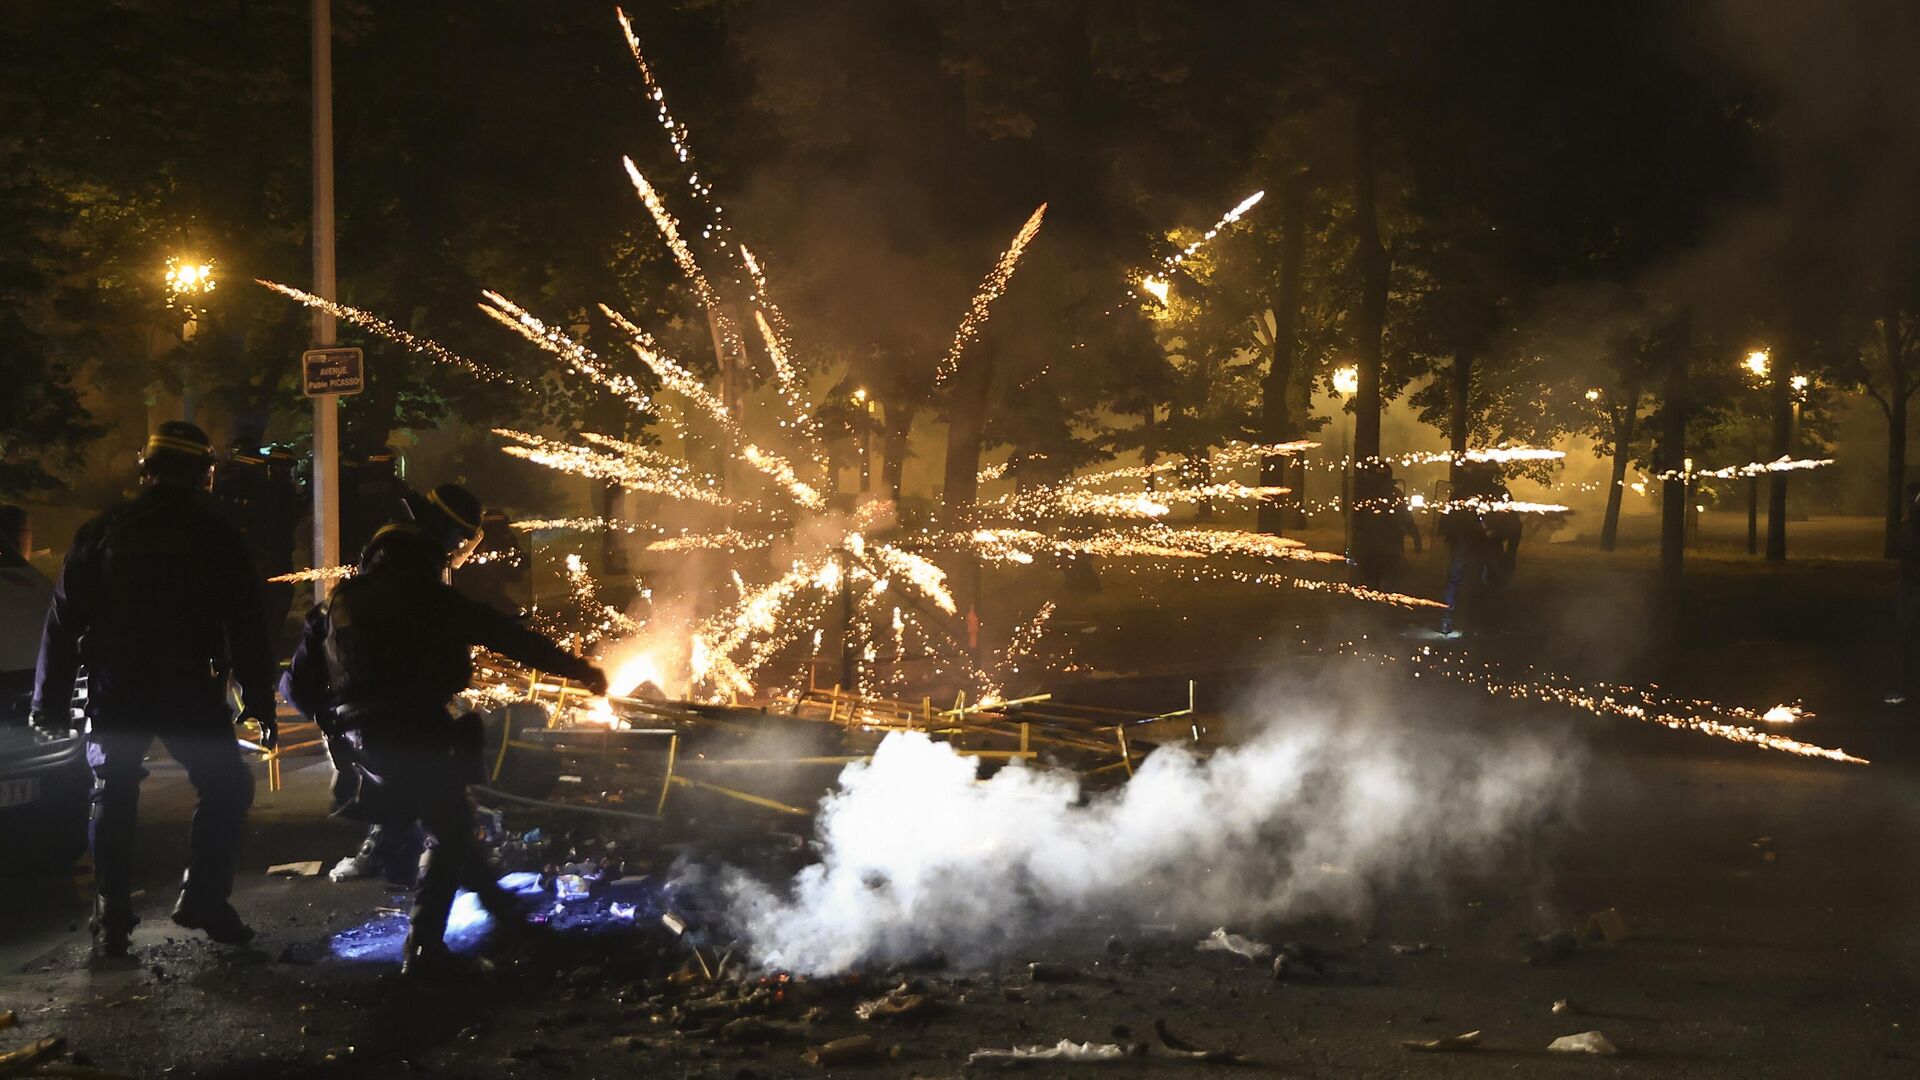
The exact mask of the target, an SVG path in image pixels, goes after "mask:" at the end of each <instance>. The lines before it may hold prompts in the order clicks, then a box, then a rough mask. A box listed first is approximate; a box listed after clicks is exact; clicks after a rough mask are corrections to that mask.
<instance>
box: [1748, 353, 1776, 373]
mask: <svg viewBox="0 0 1920 1080" xmlns="http://www.w3.org/2000/svg"><path fill="white" fill-rule="evenodd" d="M1772 364H1773V357H1772V356H1770V355H1769V354H1768V353H1767V350H1765V349H1755V350H1753V351H1752V352H1750V353H1748V354H1747V374H1749V375H1752V376H1753V377H1754V378H1756V379H1764V378H1766V377H1767V371H1768V369H1769V368H1771V367H1772Z"/></svg>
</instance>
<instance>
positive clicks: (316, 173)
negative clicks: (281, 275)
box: [312, 0, 340, 602]
mask: <svg viewBox="0 0 1920 1080" xmlns="http://www.w3.org/2000/svg"><path fill="white" fill-rule="evenodd" d="M312 11H313V15H312V22H313V27H312V33H313V43H312V44H313V53H312V65H313V72H312V76H313V291H314V293H315V295H318V296H321V297H324V298H326V299H328V300H332V299H335V295H336V289H335V282H334V261H333V7H332V4H331V2H330V0H313V9H312ZM313 344H314V347H315V348H322V349H324V348H330V347H331V346H333V345H334V344H335V341H334V321H333V316H332V315H329V314H327V313H326V312H325V311H322V310H321V309H320V308H317V307H316V308H314V309H313ZM339 563H340V399H339V398H337V397H335V396H333V395H331V394H322V395H320V396H318V397H315V398H314V399H313V565H315V566H317V567H318V566H337V565H339ZM330 588H331V586H330V585H329V584H328V580H327V579H326V578H325V577H322V578H320V579H319V580H318V581H316V582H314V586H313V589H314V599H315V601H316V602H317V601H323V600H325V599H326V598H327V593H328V591H329V590H330Z"/></svg>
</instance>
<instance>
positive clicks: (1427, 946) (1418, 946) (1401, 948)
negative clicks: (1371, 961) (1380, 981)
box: [1387, 941, 1440, 956]
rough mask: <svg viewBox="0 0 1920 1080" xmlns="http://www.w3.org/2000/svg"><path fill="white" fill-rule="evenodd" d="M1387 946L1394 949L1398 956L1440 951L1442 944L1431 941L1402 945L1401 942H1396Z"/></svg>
mask: <svg viewBox="0 0 1920 1080" xmlns="http://www.w3.org/2000/svg"><path fill="white" fill-rule="evenodd" d="M1387 948H1389V949H1391V950H1393V953H1394V955H1396V956H1420V955H1422V954H1424V953H1430V952H1439V951H1440V946H1438V945H1435V944H1434V943H1433V942H1431V941H1420V942H1415V943H1414V944H1412V945H1401V944H1398V943H1395V944H1392V945H1388V946H1387Z"/></svg>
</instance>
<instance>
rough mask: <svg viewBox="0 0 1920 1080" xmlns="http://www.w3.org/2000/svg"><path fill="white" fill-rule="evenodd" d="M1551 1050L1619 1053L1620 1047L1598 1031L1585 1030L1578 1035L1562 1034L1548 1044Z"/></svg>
mask: <svg viewBox="0 0 1920 1080" xmlns="http://www.w3.org/2000/svg"><path fill="white" fill-rule="evenodd" d="M1547 1049H1549V1050H1559V1051H1562V1052H1564V1053H1568V1054H1617V1053H1619V1052H1620V1048H1619V1047H1617V1046H1615V1045H1613V1043H1611V1042H1609V1041H1608V1040H1607V1037H1606V1036H1605V1035H1602V1034H1600V1033H1599V1032H1597V1031H1583V1032H1581V1033H1580V1034H1578V1035H1562V1036H1560V1037H1559V1038H1557V1039H1555V1040H1553V1041H1552V1042H1550V1043H1548V1044H1547Z"/></svg>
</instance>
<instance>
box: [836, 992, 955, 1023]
mask: <svg viewBox="0 0 1920 1080" xmlns="http://www.w3.org/2000/svg"><path fill="white" fill-rule="evenodd" d="M934 1006H935V1003H934V1000H933V997H932V996H931V995H928V994H923V993H915V992H914V991H913V989H912V984H911V983H901V984H900V985H899V986H896V987H894V988H893V989H891V990H889V991H887V992H886V993H885V994H882V995H881V996H879V997H877V998H872V999H870V1000H867V1001H863V1002H861V1003H860V1004H858V1005H855V1006H854V1007H853V1015H855V1016H857V1017H859V1018H860V1019H862V1020H894V1019H898V1018H899V1017H903V1016H914V1015H916V1014H924V1013H929V1012H932V1011H933V1009H934Z"/></svg>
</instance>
